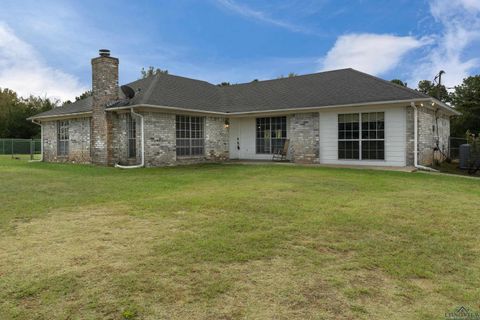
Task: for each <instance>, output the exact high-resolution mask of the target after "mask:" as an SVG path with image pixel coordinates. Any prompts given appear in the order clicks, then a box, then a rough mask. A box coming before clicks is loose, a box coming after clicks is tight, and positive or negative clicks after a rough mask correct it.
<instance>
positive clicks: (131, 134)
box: [126, 113, 137, 158]
mask: <svg viewBox="0 0 480 320" xmlns="http://www.w3.org/2000/svg"><path fill="white" fill-rule="evenodd" d="M126 121H127V144H128V146H127V147H128V157H129V158H135V157H136V156H137V139H136V137H137V126H136V121H135V119H134V118H133V117H132V115H131V114H129V113H128V114H127V119H126Z"/></svg>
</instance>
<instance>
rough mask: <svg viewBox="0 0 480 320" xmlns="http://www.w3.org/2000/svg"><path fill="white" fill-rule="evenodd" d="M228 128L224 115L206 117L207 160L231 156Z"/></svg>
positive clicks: (225, 158) (223, 158) (226, 158)
mask: <svg viewBox="0 0 480 320" xmlns="http://www.w3.org/2000/svg"><path fill="white" fill-rule="evenodd" d="M228 143H229V136H228V128H225V118H224V117H206V118H205V156H206V159H207V160H211V161H221V160H228V157H229V152H228V150H229V146H228Z"/></svg>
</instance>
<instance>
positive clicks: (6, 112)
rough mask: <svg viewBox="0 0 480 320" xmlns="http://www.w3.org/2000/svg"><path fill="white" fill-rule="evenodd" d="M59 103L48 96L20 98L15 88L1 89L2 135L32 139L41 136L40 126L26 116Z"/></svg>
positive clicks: (0, 119) (0, 123) (0, 131)
mask: <svg viewBox="0 0 480 320" xmlns="http://www.w3.org/2000/svg"><path fill="white" fill-rule="evenodd" d="M58 104H59V102H58V101H52V100H50V99H48V98H41V97H34V96H30V97H28V98H27V99H23V98H19V97H18V96H17V94H16V93H15V92H14V91H13V90H9V89H3V90H1V89H0V137H2V138H24V139H30V138H34V137H39V136H40V127H39V126H38V125H36V124H34V123H32V122H30V121H27V119H26V118H28V117H31V116H33V115H35V114H37V113H40V112H43V111H47V110H50V109H52V108H54V107H56V106H57V105H58Z"/></svg>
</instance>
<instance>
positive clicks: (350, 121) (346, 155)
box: [338, 113, 360, 159]
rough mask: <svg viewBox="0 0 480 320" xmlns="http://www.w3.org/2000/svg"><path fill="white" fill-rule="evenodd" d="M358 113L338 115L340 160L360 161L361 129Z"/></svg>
mask: <svg viewBox="0 0 480 320" xmlns="http://www.w3.org/2000/svg"><path fill="white" fill-rule="evenodd" d="M358 119H359V116H358V113H351V114H339V115H338V158H339V159H358V158H359V154H360V142H359V136H360V129H359V123H358Z"/></svg>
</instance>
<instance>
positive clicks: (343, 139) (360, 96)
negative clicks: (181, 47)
mask: <svg viewBox="0 0 480 320" xmlns="http://www.w3.org/2000/svg"><path fill="white" fill-rule="evenodd" d="M118 65H119V60H118V59H117V58H114V57H111V56H110V51H108V50H100V55H99V56H98V57H96V58H94V59H92V79H93V83H92V95H91V96H89V97H87V98H85V99H82V100H79V101H76V102H74V103H70V104H65V105H63V106H62V107H58V108H55V109H52V110H49V111H47V112H43V113H40V114H37V115H35V116H33V117H31V118H29V119H30V120H32V121H33V122H35V123H37V124H40V125H41V128H42V155H43V158H42V159H43V161H48V162H76V163H94V164H98V165H105V166H107V165H110V166H112V165H119V166H132V167H134V166H147V167H155V166H164V165H174V164H180V163H196V162H204V161H222V160H228V159H251V160H269V159H272V154H273V153H275V152H277V151H278V150H280V149H282V148H283V147H284V145H285V142H286V141H287V140H288V141H289V144H288V154H287V158H288V159H289V160H290V161H292V162H298V163H321V164H343V165H379V166H414V165H418V166H421V165H430V164H431V163H432V161H433V159H434V155H435V153H436V152H435V151H436V150H440V151H443V152H446V151H447V149H448V140H449V139H448V138H449V135H450V117H451V116H454V115H457V114H458V112H457V111H455V109H454V108H452V107H450V106H448V105H446V104H444V103H442V102H440V101H438V100H436V99H434V98H432V97H430V96H427V95H425V94H422V93H420V92H418V91H415V90H411V89H409V88H406V87H402V86H399V85H396V84H393V83H391V82H388V81H385V80H382V79H380V78H377V77H374V76H371V75H369V74H366V73H363V72H360V71H357V70H354V69H341V70H333V71H326V72H320V73H314V74H307V75H302V76H295V77H289V78H281V79H274V80H266V81H252V82H250V83H242V84H235V85H230V86H217V85H213V84H211V83H208V82H206V81H201V80H194V79H189V78H184V77H179V76H174V75H170V74H164V73H159V74H156V75H153V76H150V77H146V78H144V79H140V80H137V81H134V82H132V83H129V84H127V85H126V86H122V87H119V85H118Z"/></svg>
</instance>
